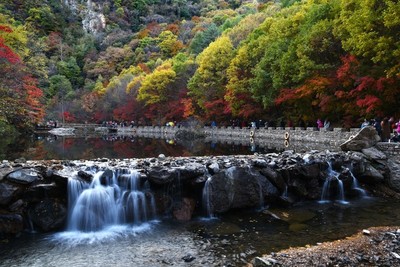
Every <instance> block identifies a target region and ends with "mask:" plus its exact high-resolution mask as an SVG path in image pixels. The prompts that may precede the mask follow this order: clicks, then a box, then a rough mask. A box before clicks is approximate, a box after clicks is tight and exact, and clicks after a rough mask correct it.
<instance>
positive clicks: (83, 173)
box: [78, 170, 93, 183]
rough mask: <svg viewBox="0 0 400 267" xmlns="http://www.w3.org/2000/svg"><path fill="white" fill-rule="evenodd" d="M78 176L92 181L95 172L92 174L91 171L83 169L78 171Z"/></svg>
mask: <svg viewBox="0 0 400 267" xmlns="http://www.w3.org/2000/svg"><path fill="white" fill-rule="evenodd" d="M78 176H79V178H81V179H82V180H84V181H86V182H88V183H91V182H92V180H93V174H91V173H90V172H87V171H82V170H80V171H78Z"/></svg>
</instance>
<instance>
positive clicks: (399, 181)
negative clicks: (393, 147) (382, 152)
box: [387, 159, 400, 192]
mask: <svg viewBox="0 0 400 267" xmlns="http://www.w3.org/2000/svg"><path fill="white" fill-rule="evenodd" d="M387 166H388V169H389V172H390V179H389V186H390V187H391V188H392V189H393V190H395V191H397V192H400V161H399V160H394V159H389V160H388V165H387Z"/></svg>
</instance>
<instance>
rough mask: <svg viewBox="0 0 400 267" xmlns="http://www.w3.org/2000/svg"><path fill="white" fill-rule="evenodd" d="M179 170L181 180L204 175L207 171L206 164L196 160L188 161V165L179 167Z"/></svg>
mask: <svg viewBox="0 0 400 267" xmlns="http://www.w3.org/2000/svg"><path fill="white" fill-rule="evenodd" d="M178 170H179V173H180V179H181V180H187V179H195V178H197V177H199V176H203V175H204V174H205V173H206V172H207V169H206V167H205V166H204V165H202V164H200V163H195V162H193V163H188V164H187V165H185V166H183V167H180V168H178Z"/></svg>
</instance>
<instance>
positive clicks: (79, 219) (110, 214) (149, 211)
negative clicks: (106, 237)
mask: <svg viewBox="0 0 400 267" xmlns="http://www.w3.org/2000/svg"><path fill="white" fill-rule="evenodd" d="M68 185H69V188H68V189H69V193H68V194H69V197H70V199H69V204H70V205H71V206H70V207H69V209H71V210H72V212H70V217H69V221H68V230H70V231H84V232H92V231H99V230H102V229H104V228H106V227H109V226H112V225H116V224H117V225H118V224H129V223H133V224H135V225H137V224H140V223H143V222H146V221H148V220H149V219H154V217H155V204H154V203H155V201H154V198H153V195H152V194H151V193H150V192H146V193H145V192H143V191H141V190H140V186H139V174H138V172H137V171H134V170H131V171H125V172H124V171H122V172H121V171H106V172H103V171H101V172H98V173H96V174H95V175H94V177H93V180H92V182H91V183H90V185H88V184H87V183H85V182H82V181H77V180H76V179H70V181H69V183H68Z"/></svg>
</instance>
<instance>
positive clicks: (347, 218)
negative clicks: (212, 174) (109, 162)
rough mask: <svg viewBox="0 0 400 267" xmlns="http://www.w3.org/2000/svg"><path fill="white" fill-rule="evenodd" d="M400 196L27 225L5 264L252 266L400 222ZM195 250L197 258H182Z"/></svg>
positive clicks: (0, 257) (1, 253) (6, 248)
mask: <svg viewBox="0 0 400 267" xmlns="http://www.w3.org/2000/svg"><path fill="white" fill-rule="evenodd" d="M399 204H400V202H398V201H393V200H390V201H389V200H382V199H374V198H368V199H360V200H351V201H350V203H349V204H347V205H341V204H339V203H336V202H332V203H327V204H319V203H317V202H308V203H301V204H300V205H298V206H297V207H294V208H291V209H272V208H271V209H269V210H268V211H269V212H272V213H273V214H274V215H277V216H278V217H281V218H283V219H284V220H277V219H274V218H273V216H271V215H270V214H267V212H265V211H264V212H256V211H249V210H246V211H237V212H234V213H229V214H225V215H223V216H218V219H212V220H209V219H204V218H197V219H195V220H193V221H191V222H186V223H179V222H176V221H173V220H171V219H169V218H161V219H160V221H157V222H156V221H153V222H148V223H145V224H143V225H141V226H140V227H138V226H136V227H133V226H131V225H119V226H115V227H113V228H110V229H105V230H103V231H101V232H96V233H85V234H83V233H82V232H60V233H52V234H29V233H26V234H24V235H22V236H21V237H20V238H18V239H16V240H14V241H12V242H11V243H9V244H7V243H3V244H1V245H0V266H68V267H71V266H244V265H245V264H246V262H249V261H251V259H253V258H254V257H256V256H260V255H262V254H265V253H270V252H273V251H279V250H281V249H284V248H288V247H294V246H304V245H307V244H316V243H317V242H323V241H332V240H337V239H340V238H343V237H345V236H349V235H351V234H354V233H356V232H358V231H360V230H362V229H364V228H367V227H371V226H384V225H400V205H399ZM187 255H190V256H192V257H194V259H193V260H192V261H191V262H185V261H184V260H183V259H182V258H184V257H185V256H187Z"/></svg>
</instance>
